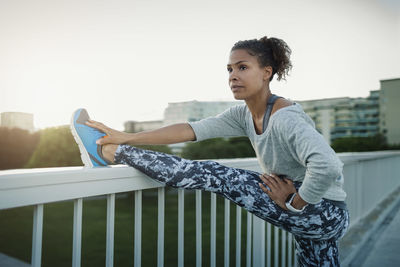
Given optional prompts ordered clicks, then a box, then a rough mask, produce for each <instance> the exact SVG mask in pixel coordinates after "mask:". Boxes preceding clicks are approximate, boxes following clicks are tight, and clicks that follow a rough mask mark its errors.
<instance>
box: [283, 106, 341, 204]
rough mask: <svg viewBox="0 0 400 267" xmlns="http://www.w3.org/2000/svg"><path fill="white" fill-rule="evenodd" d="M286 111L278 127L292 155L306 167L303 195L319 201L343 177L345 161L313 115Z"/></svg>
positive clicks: (310, 199)
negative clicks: (316, 125) (329, 141)
mask: <svg viewBox="0 0 400 267" xmlns="http://www.w3.org/2000/svg"><path fill="white" fill-rule="evenodd" d="M285 115H288V116H281V117H280V118H279V123H277V125H278V127H277V128H276V130H277V131H279V133H278V134H279V136H280V139H281V142H282V143H283V144H284V146H286V148H287V149H288V150H289V152H290V154H291V156H292V157H293V158H294V159H295V160H296V161H298V162H299V163H300V164H302V165H303V166H305V167H306V173H305V177H304V180H303V183H302V185H301V186H300V188H299V194H300V197H301V198H302V199H303V200H305V201H306V202H308V203H311V204H316V203H318V202H319V201H320V200H321V199H322V196H323V195H324V193H325V192H326V191H327V190H328V189H329V187H330V186H331V185H332V183H334V182H335V180H339V179H341V178H342V175H343V174H342V171H343V163H342V162H341V161H340V159H339V157H338V156H337V155H336V153H335V151H334V150H333V149H332V148H331V147H330V146H329V144H328V143H327V142H326V141H325V139H324V138H323V136H322V135H321V134H320V133H319V132H318V131H317V130H316V129H315V128H314V124H313V122H312V120H311V119H310V118H308V117H306V115H304V116H300V115H299V114H298V113H297V114H296V113H294V112H293V113H289V114H287V113H286V114H285Z"/></svg>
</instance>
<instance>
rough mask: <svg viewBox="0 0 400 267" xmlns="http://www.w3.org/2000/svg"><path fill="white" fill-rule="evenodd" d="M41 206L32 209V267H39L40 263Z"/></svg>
mask: <svg viewBox="0 0 400 267" xmlns="http://www.w3.org/2000/svg"><path fill="white" fill-rule="evenodd" d="M42 236H43V204H39V205H36V206H35V207H34V209H33V236H32V266H33V267H40V266H41V261H42Z"/></svg>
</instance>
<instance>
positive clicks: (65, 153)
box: [26, 126, 83, 168]
mask: <svg viewBox="0 0 400 267" xmlns="http://www.w3.org/2000/svg"><path fill="white" fill-rule="evenodd" d="M82 165H83V164H82V161H81V157H80V152H79V148H78V145H77V144H76V142H75V140H74V138H73V136H72V134H71V132H70V129H69V127H68V126H60V127H52V128H47V129H44V130H41V131H40V141H39V144H38V145H37V147H36V150H35V152H34V153H33V155H32V157H31V158H30V160H29V162H28V164H27V165H26V167H27V168H43V167H63V166H82Z"/></svg>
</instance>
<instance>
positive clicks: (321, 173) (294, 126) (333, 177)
mask: <svg viewBox="0 0 400 267" xmlns="http://www.w3.org/2000/svg"><path fill="white" fill-rule="evenodd" d="M189 124H190V126H191V127H192V128H193V130H194V132H195V135H196V141H201V140H204V139H209V138H215V137H233V136H248V137H249V139H250V141H251V144H252V145H253V148H254V150H255V152H256V155H257V159H258V161H259V163H260V165H261V168H262V170H263V171H264V172H265V173H267V174H272V173H275V174H277V175H283V176H286V177H287V178H289V179H292V180H293V181H301V182H303V183H302V185H301V187H300V188H299V194H300V197H301V198H302V199H304V200H305V201H306V202H308V203H311V204H316V203H318V202H319V201H320V200H321V199H322V198H325V199H330V200H335V201H344V200H345V198H346V193H345V192H344V190H343V181H344V180H343V174H342V170H343V163H342V162H341V161H340V159H339V158H338V157H337V155H336V153H335V151H333V149H332V148H331V147H330V146H329V145H328V143H327V142H326V141H325V140H324V138H323V137H322V135H321V134H320V133H318V132H317V130H316V129H315V124H314V122H313V121H312V119H311V118H310V117H309V116H308V115H307V114H306V113H305V112H304V111H303V109H302V108H301V106H300V105H299V104H298V103H295V104H294V105H292V106H288V107H284V108H281V109H279V110H277V111H276V112H275V113H274V114H273V115H272V116H271V117H270V121H269V124H268V127H267V128H266V130H265V131H264V133H262V134H260V135H257V133H256V131H255V128H254V124H253V119H252V116H251V113H250V111H249V109H248V108H247V106H246V105H245V104H243V105H238V106H234V107H232V108H230V109H228V110H226V111H225V112H223V113H221V114H220V115H218V116H216V117H210V118H207V119H203V120H200V121H197V122H190V123H189Z"/></svg>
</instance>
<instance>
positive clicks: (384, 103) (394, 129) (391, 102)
mask: <svg viewBox="0 0 400 267" xmlns="http://www.w3.org/2000/svg"><path fill="white" fill-rule="evenodd" d="M380 82H381V90H380V98H379V107H380V117H379V120H380V122H379V123H380V124H379V126H380V130H381V132H382V133H383V134H384V135H385V136H386V138H387V141H388V143H389V144H400V78H397V79H389V80H381V81H380Z"/></svg>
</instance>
